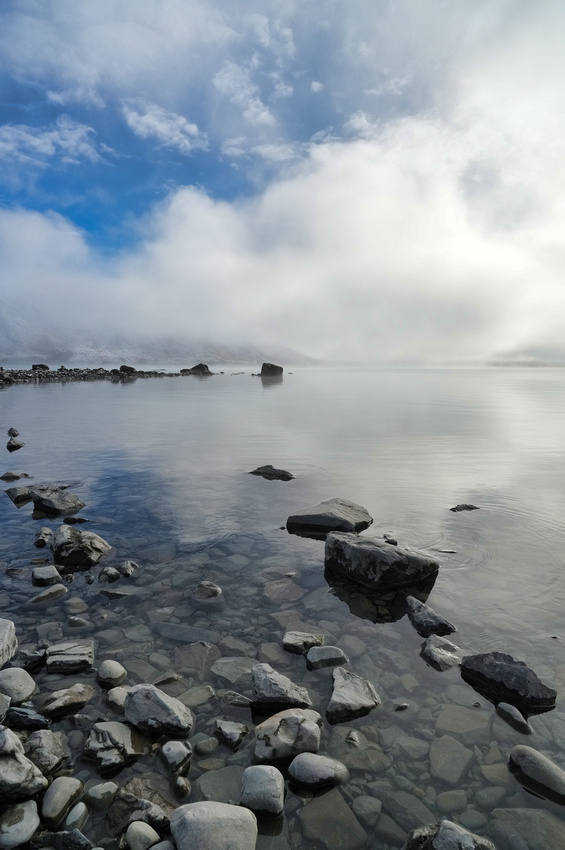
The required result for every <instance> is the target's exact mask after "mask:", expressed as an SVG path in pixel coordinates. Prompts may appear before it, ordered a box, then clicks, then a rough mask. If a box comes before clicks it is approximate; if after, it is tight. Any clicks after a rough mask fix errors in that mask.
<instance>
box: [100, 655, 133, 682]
mask: <svg viewBox="0 0 565 850" xmlns="http://www.w3.org/2000/svg"><path fill="white" fill-rule="evenodd" d="M127 674H128V671H127V670H126V668H125V667H124V666H123V665H122V664H120V662H119V661H114V660H113V659H106V660H105V661H103V662H102V664H101V665H100V667H99V668H98V672H97V673H96V681H97V682H98V684H99V685H102V686H103V687H107V688H116V687H118V685H121V683H122V682H123V681H124V679H125V678H126V677H127Z"/></svg>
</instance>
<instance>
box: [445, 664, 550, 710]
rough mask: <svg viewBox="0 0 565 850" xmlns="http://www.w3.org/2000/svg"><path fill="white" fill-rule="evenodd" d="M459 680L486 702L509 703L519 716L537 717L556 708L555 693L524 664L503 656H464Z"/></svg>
mask: <svg viewBox="0 0 565 850" xmlns="http://www.w3.org/2000/svg"><path fill="white" fill-rule="evenodd" d="M461 676H462V678H463V679H464V680H465V681H466V682H467V683H468V684H470V685H471V687H473V688H474V689H475V690H476V691H478V692H479V693H480V694H482V695H483V696H484V697H486V698H487V699H490V700H492V701H493V702H495V703H498V702H509V703H510V704H511V705H514V706H516V708H517V709H518V710H519V711H521V712H522V713H526V714H536V713H539V712H542V711H548V710H550V709H551V708H553V707H554V705H555V699H556V697H557V691H555V690H554V689H553V688H550V687H548V686H547V685H544V684H543V682H541V681H540V679H539V678H538V677H537V676H536V674H535V673H534V671H533V670H531V669H530V668H529V667H528V666H527V665H526V664H525V663H524V662H523V661H516V660H515V659H514V658H513V657H512V656H511V655H507V654H506V653H503V652H487V653H485V654H483V655H466V656H465V657H464V658H463V660H462V661H461Z"/></svg>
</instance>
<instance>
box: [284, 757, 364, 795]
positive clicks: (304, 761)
mask: <svg viewBox="0 0 565 850" xmlns="http://www.w3.org/2000/svg"><path fill="white" fill-rule="evenodd" d="M288 772H289V775H290V776H291V778H292V780H293V781H294V782H296V784H297V785H302V786H303V787H304V788H313V789H315V788H324V787H325V786H330V785H339V784H341V783H342V782H347V781H348V780H349V771H348V769H347V767H346V766H345V765H344V764H343V762H341V761H338V759H332V758H329V756H320V755H316V754H315V753H300V755H298V756H296V757H295V758H294V759H293V760H292V762H291V763H290V765H289V768H288Z"/></svg>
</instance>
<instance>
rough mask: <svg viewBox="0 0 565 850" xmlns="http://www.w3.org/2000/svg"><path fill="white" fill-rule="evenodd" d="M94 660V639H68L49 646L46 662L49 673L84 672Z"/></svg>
mask: <svg viewBox="0 0 565 850" xmlns="http://www.w3.org/2000/svg"><path fill="white" fill-rule="evenodd" d="M93 662H94V641H92V640H89V639H85V640H68V641H65V642H64V643H55V644H53V645H52V646H49V647H47V652H46V657H45V663H46V665H47V672H48V673H67V674H70V673H82V672H83V671H84V670H89V669H90V668H91V667H92V664H93Z"/></svg>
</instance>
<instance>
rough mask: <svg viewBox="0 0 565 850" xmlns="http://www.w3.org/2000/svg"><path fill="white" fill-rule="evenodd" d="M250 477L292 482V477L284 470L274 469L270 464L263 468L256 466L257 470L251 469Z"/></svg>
mask: <svg viewBox="0 0 565 850" xmlns="http://www.w3.org/2000/svg"><path fill="white" fill-rule="evenodd" d="M249 474H250V475H260V476H261V477H262V478H266V479H267V480H268V481H292V479H293V478H294V475H292V473H290V472H287V471H286V469H276V468H275V467H274V466H271V464H270V463H268V464H266V465H265V466H258V467H257V469H252V470H251V472H250V473H249Z"/></svg>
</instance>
